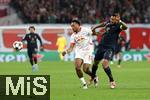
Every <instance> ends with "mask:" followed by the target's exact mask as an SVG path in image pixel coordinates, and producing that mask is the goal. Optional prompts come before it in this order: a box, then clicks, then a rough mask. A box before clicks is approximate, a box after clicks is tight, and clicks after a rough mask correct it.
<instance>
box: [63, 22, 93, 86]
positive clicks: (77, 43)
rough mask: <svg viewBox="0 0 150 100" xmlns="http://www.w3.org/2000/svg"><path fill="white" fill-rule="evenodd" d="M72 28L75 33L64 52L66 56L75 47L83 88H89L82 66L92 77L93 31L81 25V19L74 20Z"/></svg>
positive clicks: (76, 62)
mask: <svg viewBox="0 0 150 100" xmlns="http://www.w3.org/2000/svg"><path fill="white" fill-rule="evenodd" d="M71 28H72V30H73V31H74V33H73V34H72V35H71V40H70V47H69V48H68V49H67V50H66V51H64V52H63V53H62V55H63V56H64V55H65V54H67V53H70V52H72V51H73V49H75V69H76V73H77V76H78V77H79V79H80V80H81V82H82V84H83V89H87V88H88V87H87V82H86V81H85V79H84V77H83V72H82V70H81V66H83V71H84V72H85V73H86V74H88V75H89V76H90V77H92V72H91V71H90V69H89V67H90V65H91V64H92V59H93V55H92V53H93V49H94V46H93V43H92V31H91V29H88V28H84V27H81V26H80V21H78V20H72V22H71Z"/></svg>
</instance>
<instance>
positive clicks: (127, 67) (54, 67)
mask: <svg viewBox="0 0 150 100" xmlns="http://www.w3.org/2000/svg"><path fill="white" fill-rule="evenodd" d="M111 68H112V72H113V76H114V78H115V80H116V83H117V88H116V89H113V90H112V89H110V88H109V84H108V78H107V76H106V74H105V73H104V71H103V69H102V67H101V66H99V69H98V72H97V73H98V76H99V78H100V84H99V86H98V87H97V88H95V87H94V86H93V85H92V86H90V87H89V89H88V90H83V89H82V88H80V86H81V84H80V81H79V80H78V78H77V76H76V74H75V69H74V65H73V63H72V62H40V63H39V69H40V70H39V71H38V72H36V73H32V72H31V67H30V64H29V62H26V63H17V62H11V63H0V74H1V75H5V74H7V75H8V74H9V75H12V74H13V75H14V74H19V75H22V74H25V75H26V74H28V75H31V74H32V75H35V74H37V75H38V74H42V75H45V74H49V75H51V82H50V83H51V100H150V63H148V62H146V61H145V62H123V63H122V67H121V68H117V67H116V65H115V64H114V65H112V66H111ZM85 76H86V79H87V80H88V77H87V75H85Z"/></svg>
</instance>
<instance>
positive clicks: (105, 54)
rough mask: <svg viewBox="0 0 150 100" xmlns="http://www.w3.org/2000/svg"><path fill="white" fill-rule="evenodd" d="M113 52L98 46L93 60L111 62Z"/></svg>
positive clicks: (110, 49) (108, 48)
mask: <svg viewBox="0 0 150 100" xmlns="http://www.w3.org/2000/svg"><path fill="white" fill-rule="evenodd" d="M113 52H114V50H113V49H112V48H110V47H104V46H99V48H98V50H97V52H96V54H95V58H94V60H96V61H100V60H102V59H107V60H111V59H112V57H113V54H114V53H113Z"/></svg>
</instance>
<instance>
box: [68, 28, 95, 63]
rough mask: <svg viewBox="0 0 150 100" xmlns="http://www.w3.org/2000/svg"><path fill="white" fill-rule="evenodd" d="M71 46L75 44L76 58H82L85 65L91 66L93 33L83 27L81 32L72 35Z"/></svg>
mask: <svg viewBox="0 0 150 100" xmlns="http://www.w3.org/2000/svg"><path fill="white" fill-rule="evenodd" d="M70 43H71V44H75V58H80V59H82V60H83V63H87V64H91V63H92V59H93V55H92V53H93V50H94V46H93V42H92V31H91V30H90V29H87V28H83V27H81V31H80V32H77V33H73V34H72V35H71V40H70Z"/></svg>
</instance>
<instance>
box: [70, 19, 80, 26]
mask: <svg viewBox="0 0 150 100" xmlns="http://www.w3.org/2000/svg"><path fill="white" fill-rule="evenodd" d="M71 23H77V24H79V25H81V22H80V21H79V20H77V19H73V20H72V21H71Z"/></svg>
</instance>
